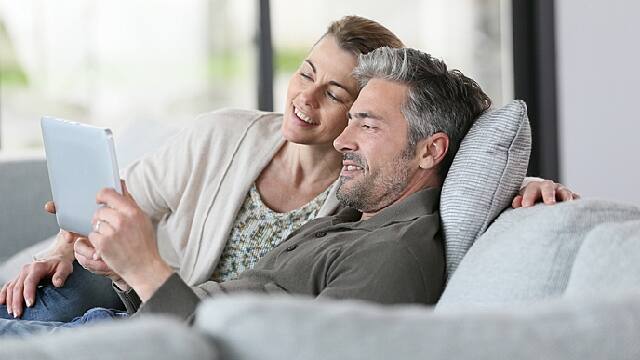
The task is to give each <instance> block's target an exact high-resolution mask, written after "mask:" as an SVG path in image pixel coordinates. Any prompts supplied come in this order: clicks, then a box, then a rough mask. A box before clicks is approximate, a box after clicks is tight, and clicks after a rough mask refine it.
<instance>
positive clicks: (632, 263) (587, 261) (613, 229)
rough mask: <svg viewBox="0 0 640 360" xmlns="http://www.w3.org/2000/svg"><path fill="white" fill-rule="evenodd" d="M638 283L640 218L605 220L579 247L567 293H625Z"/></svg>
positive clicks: (639, 282)
mask: <svg viewBox="0 0 640 360" xmlns="http://www.w3.org/2000/svg"><path fill="white" fill-rule="evenodd" d="M639 284H640V220H632V221H625V222H620V223H611V224H603V225H600V226H598V227H597V228H595V229H593V231H591V232H590V233H589V234H588V235H587V237H586V238H585V240H584V243H583V244H582V246H581V247H580V251H578V255H577V256H576V260H575V262H574V264H573V269H572V270H571V276H570V277H569V283H568V284H567V289H566V292H565V296H574V297H577V298H584V297H592V296H598V295H601V294H603V293H606V294H613V293H622V292H626V291H629V289H637V288H638V285H639Z"/></svg>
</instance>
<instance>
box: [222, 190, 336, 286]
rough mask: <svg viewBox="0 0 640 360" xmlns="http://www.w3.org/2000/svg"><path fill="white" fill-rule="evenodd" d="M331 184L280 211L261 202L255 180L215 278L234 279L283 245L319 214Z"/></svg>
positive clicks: (236, 221)
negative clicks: (290, 208)
mask: <svg viewBox="0 0 640 360" xmlns="http://www.w3.org/2000/svg"><path fill="white" fill-rule="evenodd" d="M331 187H332V186H329V187H327V189H326V190H325V191H323V192H322V193H320V194H319V195H318V196H316V198H315V199H313V200H311V201H310V202H309V203H308V204H306V205H304V206H302V207H300V208H298V209H294V210H291V211H289V212H286V213H279V212H275V211H273V210H272V209H270V208H269V207H268V206H266V205H265V204H264V203H263V202H262V198H260V193H259V192H258V189H257V188H256V185H255V183H254V184H253V185H252V186H251V189H249V193H247V197H246V198H245V199H244V202H243V204H242V206H241V207H240V210H239V211H238V214H237V215H236V219H235V221H234V224H233V228H232V229H231V234H230V235H229V238H228V240H227V243H226V245H225V247H224V250H223V251H222V255H221V257H220V262H219V263H218V266H217V267H216V270H215V271H214V273H213V275H212V280H214V281H218V282H222V281H228V280H233V279H236V278H237V277H238V275H239V274H240V273H242V272H243V271H245V270H249V269H253V267H254V266H255V264H256V263H257V262H258V260H260V259H261V258H262V257H263V256H264V255H265V254H266V253H268V252H269V251H270V250H271V249H273V248H275V247H276V246H278V245H280V243H282V242H283V241H284V240H285V239H286V238H287V236H289V234H291V233H292V232H294V231H295V230H297V229H298V228H300V227H301V226H302V225H303V224H304V223H306V222H307V221H309V220H311V219H314V218H315V217H316V215H317V214H318V211H319V210H320V208H321V207H322V204H324V202H325V200H326V199H327V196H328V195H329V192H330V190H331Z"/></svg>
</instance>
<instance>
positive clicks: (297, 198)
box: [0, 16, 537, 321]
mask: <svg viewBox="0 0 640 360" xmlns="http://www.w3.org/2000/svg"><path fill="white" fill-rule="evenodd" d="M381 46H390V47H402V46H403V44H402V42H401V41H400V40H399V39H398V38H397V37H396V36H395V35H394V34H393V33H391V32H390V31H389V30H387V29H386V28H384V27H383V26H381V25H380V24H378V23H376V22H374V21H371V20H367V19H363V18H360V17H355V16H350V17H345V18H343V19H341V20H338V21H336V22H334V23H332V24H331V25H330V26H329V28H328V30H327V32H326V33H325V34H324V35H323V36H322V37H321V38H320V40H319V41H318V42H317V43H316V44H315V45H314V46H313V48H312V49H311V52H310V53H309V55H308V57H307V59H305V60H304V61H303V63H302V64H301V66H300V68H299V70H298V71H297V72H296V73H295V74H294V75H293V76H292V78H291V80H290V82H289V86H288V91H287V98H286V103H285V111H284V115H280V114H274V113H263V112H258V111H247V110H222V111H216V112H212V113H209V114H205V115H202V116H201V117H200V119H199V120H198V121H197V122H196V123H195V124H194V125H193V126H190V127H189V128H187V129H185V130H184V131H183V132H182V133H181V134H180V135H178V136H176V137H175V138H174V139H173V140H172V142H171V143H169V144H167V145H166V146H165V147H163V148H162V149H160V150H158V151H157V152H155V153H152V154H150V155H148V156H147V157H145V158H143V159H142V160H140V161H138V162H136V163H134V164H133V165H131V166H130V167H129V168H127V169H126V170H125V171H124V178H125V179H126V182H127V187H128V190H129V192H130V193H131V194H132V195H133V197H134V199H135V200H136V202H137V203H138V205H139V206H140V207H141V208H142V209H143V210H144V212H145V213H146V214H147V215H149V216H150V217H151V218H152V220H153V221H154V225H155V230H156V238H157V241H158V246H159V248H160V253H161V255H162V257H163V258H164V259H165V260H166V261H167V262H168V263H169V264H170V265H171V266H172V267H173V268H174V269H178V271H179V273H180V276H181V277H182V278H183V279H184V280H185V282H187V284H189V285H190V286H192V287H193V288H194V291H195V292H196V293H198V286H200V285H202V284H203V283H205V282H207V281H224V280H230V279H233V278H235V277H236V276H237V275H238V274H239V273H241V272H242V271H244V270H246V269H250V268H252V267H253V265H254V264H255V263H256V262H257V261H258V259H259V258H260V257H261V256H263V255H264V254H266V253H267V252H268V251H269V250H271V249H272V248H274V247H275V246H277V245H278V244H279V243H281V242H282V241H284V240H285V239H286V237H287V235H288V234H290V233H291V232H293V231H295V230H296V229H297V228H299V227H300V226H301V225H302V224H303V223H305V222H306V221H308V220H310V219H313V218H315V217H319V216H326V215H329V214H332V213H333V212H335V210H336V207H337V201H336V199H335V186H333V184H334V182H335V180H336V179H337V177H338V174H339V172H340V168H341V161H342V157H341V155H340V154H339V153H338V152H336V151H335V150H334V148H333V145H332V143H333V140H334V139H335V138H336V137H337V136H338V135H339V134H340V133H341V132H342V130H343V129H344V127H345V126H346V124H347V112H348V110H349V108H350V107H351V104H352V103H353V101H354V100H355V98H356V97H357V95H358V92H359V88H358V85H357V83H356V81H355V79H354V78H353V77H352V76H351V71H352V69H353V68H354V67H355V65H356V62H357V56H358V55H359V54H362V53H367V52H369V51H371V50H373V49H375V48H378V47H381ZM536 194H537V192H536ZM98 226H99V225H98ZM274 239H275V240H274ZM73 243H75V257H76V258H77V259H78V260H79V261H80V263H82V264H83V266H85V267H87V268H89V269H90V270H91V271H93V272H96V273H100V274H102V275H106V276H107V277H109V278H110V279H111V280H112V281H113V282H114V283H115V284H116V285H119V284H120V281H121V279H119V278H118V277H117V276H116V275H114V274H112V273H109V272H108V270H107V269H106V268H105V266H104V263H102V262H101V261H100V260H99V259H97V258H95V257H94V255H95V254H94V253H93V251H92V248H91V247H90V245H88V242H87V240H86V239H80V240H78V241H75V239H74V238H73V237H72V236H71V235H69V234H65V233H61V235H60V236H59V238H58V241H57V243H56V246H55V248H54V249H52V250H51V251H50V252H49V253H48V254H47V255H46V256H45V257H44V258H43V259H42V260H40V261H38V262H34V263H33V264H32V265H31V266H28V267H26V268H25V269H24V270H23V271H22V272H21V274H20V275H18V277H17V278H16V280H14V281H12V282H10V283H8V284H7V285H5V287H3V289H2V293H0V303H2V302H5V301H6V303H7V304H8V306H7V310H8V312H9V313H11V315H12V316H13V317H20V316H22V318H24V319H30V320H53V321H69V320H70V319H71V318H73V317H75V316H79V315H81V314H83V313H84V312H85V311H86V310H87V309H89V308H92V307H97V306H101V307H117V305H118V301H117V300H116V299H117V298H116V297H115V294H114V293H113V291H111V289H110V284H105V283H104V281H102V280H99V279H96V278H94V277H92V276H90V275H89V274H88V273H87V272H85V271H83V270H81V268H79V267H78V266H77V265H76V267H75V269H76V273H75V274H74V276H72V277H71V278H70V281H71V280H73V281H74V284H77V285H78V286H77V287H72V288H69V287H68V286H67V287H65V288H61V289H57V290H56V289H54V288H52V287H50V286H49V287H45V289H47V291H53V292H55V293H56V294H58V292H57V291H60V292H62V291H67V292H70V293H71V294H69V295H68V296H66V298H69V299H89V301H80V303H78V304H76V305H74V306H70V305H69V304H70V303H71V301H70V300H68V299H64V300H60V301H58V300H56V302H57V303H59V304H61V305H63V306H60V307H55V308H50V309H47V310H46V311H42V309H41V308H42V307H43V306H44V305H40V304H41V303H42V304H44V303H49V304H50V303H51V301H50V300H51V299H50V298H47V299H45V300H49V301H42V300H43V299H41V297H42V296H45V297H46V296H49V297H51V296H52V295H51V294H49V293H44V292H39V294H38V295H40V296H34V294H35V286H36V285H37V283H38V282H39V281H40V280H41V279H43V278H48V277H52V282H53V284H54V285H55V286H62V284H63V282H64V280H65V277H66V275H68V274H69V272H70V271H71V269H72V262H73V258H74V253H73V245H72V244H73ZM133 255H135V254H132V256H133ZM79 279H80V280H79ZM84 279H87V280H84ZM95 284H99V285H95ZM105 285H106V286H105ZM121 287H122V286H121ZM105 288H106V291H105ZM43 291H44V290H43ZM102 292H104V296H100V298H95V294H96V293H102ZM23 299H24V300H26V302H27V305H33V304H34V303H35V304H36V305H35V306H34V307H33V308H31V307H29V308H27V309H26V311H23V305H22V304H23ZM38 300H40V302H38Z"/></svg>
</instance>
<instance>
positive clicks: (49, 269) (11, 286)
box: [0, 230, 73, 318]
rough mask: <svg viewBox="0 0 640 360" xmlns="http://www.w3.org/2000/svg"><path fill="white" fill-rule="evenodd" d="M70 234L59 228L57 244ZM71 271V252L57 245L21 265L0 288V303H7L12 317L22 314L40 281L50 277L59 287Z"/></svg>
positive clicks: (32, 302) (30, 302)
mask: <svg viewBox="0 0 640 360" xmlns="http://www.w3.org/2000/svg"><path fill="white" fill-rule="evenodd" d="M69 237H71V235H70V234H69V233H68V232H66V231H63V230H61V231H60V233H59V234H58V240H56V241H57V242H58V244H60V243H61V242H66V241H67V239H68V238H69ZM71 272H73V252H71V251H68V249H67V248H65V247H64V246H63V247H60V246H57V247H56V250H54V251H53V252H52V253H51V254H49V255H48V256H47V257H45V258H44V259H41V260H37V261H33V262H32V263H30V264H26V265H24V266H23V267H22V270H21V271H20V273H19V274H18V275H17V276H16V278H15V279H14V280H12V281H9V282H8V283H6V284H4V286H3V287H2V290H0V304H6V305H7V312H8V313H9V314H13V317H14V318H19V317H20V316H22V313H23V310H24V304H25V303H26V305H27V306H28V307H31V306H32V305H33V304H34V303H35V298H36V288H37V286H38V284H39V283H40V281H42V280H43V279H45V278H51V280H52V283H53V286H55V287H61V286H63V285H64V282H65V281H66V280H67V277H68V276H69V274H71Z"/></svg>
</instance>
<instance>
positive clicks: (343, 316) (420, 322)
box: [196, 292, 640, 360]
mask: <svg viewBox="0 0 640 360" xmlns="http://www.w3.org/2000/svg"><path fill="white" fill-rule="evenodd" d="M196 327H198V328H199V329H200V330H201V331H204V332H206V333H208V334H209V335H211V336H212V337H213V338H214V339H215V340H216V341H217V343H218V345H219V346H220V350H221V351H222V354H221V355H222V357H223V358H224V359H237V360H243V359H265V360H269V359H274V360H275V359H325V360H332V359H335V360H338V359H341V360H342V359H369V360H375V359H433V360H438V359H442V360H444V359H474V360H480V359H551V360H553V359H583V360H584V359H639V358H640V342H638V341H637V339H638V338H639V337H640V293H639V292H636V293H634V294H630V295H629V296H626V297H617V298H609V299H600V300H589V301H585V302H574V301H569V300H567V299H562V300H554V301H549V302H544V303H539V304H536V305H534V306H521V307H518V308H511V309H509V310H491V311H489V310H485V311H482V312H467V313H462V312H457V313H434V312H432V311H431V308H428V307H422V306H398V307H383V306H379V305H372V304H367V303H363V302H355V301H340V302H338V301H335V302H329V301H310V300H300V299H291V298H280V299H274V298H266V297H225V298H220V299H217V300H208V301H206V302H204V303H203V304H202V306H201V307H200V308H199V309H198V312H197V315H196Z"/></svg>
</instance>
